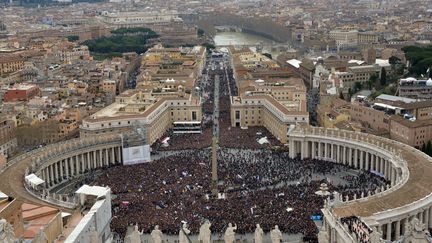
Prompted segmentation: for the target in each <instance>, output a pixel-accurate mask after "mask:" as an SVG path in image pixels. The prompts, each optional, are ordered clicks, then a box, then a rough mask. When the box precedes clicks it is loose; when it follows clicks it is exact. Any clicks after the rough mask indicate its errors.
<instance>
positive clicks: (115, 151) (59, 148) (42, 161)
mask: <svg viewBox="0 0 432 243" xmlns="http://www.w3.org/2000/svg"><path fill="white" fill-rule="evenodd" d="M31 159H32V163H31V167H29V168H27V170H26V172H25V175H26V176H27V175H29V174H30V173H34V174H35V175H36V176H38V177H39V178H41V179H42V180H44V181H45V183H44V184H43V188H34V187H33V186H32V185H31V184H30V183H29V182H28V181H25V183H24V184H25V187H26V189H27V191H28V192H29V193H31V194H33V195H34V196H36V197H38V198H39V199H41V200H43V201H46V202H48V203H52V204H57V205H59V206H61V207H65V208H71V209H72V208H74V207H76V206H77V201H76V198H75V197H69V196H67V195H61V194H55V193H51V192H50V191H51V190H52V189H53V188H55V187H58V186H60V185H62V184H64V183H67V182H68V181H70V180H73V179H74V178H76V177H78V176H81V175H84V174H86V173H87V172H89V171H91V170H95V169H100V168H104V167H108V166H111V165H115V164H121V163H122V161H123V157H122V150H121V137H120V136H118V135H105V136H95V137H88V138H80V139H73V140H68V141H65V142H62V143H57V144H53V145H49V146H47V147H45V148H42V149H38V150H36V151H35V152H33V155H32V158H31Z"/></svg>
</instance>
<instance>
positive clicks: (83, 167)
mask: <svg viewBox="0 0 432 243" xmlns="http://www.w3.org/2000/svg"><path fill="white" fill-rule="evenodd" d="M84 171H85V158H84V153H82V154H81V174H84Z"/></svg>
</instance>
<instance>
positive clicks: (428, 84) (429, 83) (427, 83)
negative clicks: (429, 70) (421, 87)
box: [426, 78, 432, 86]
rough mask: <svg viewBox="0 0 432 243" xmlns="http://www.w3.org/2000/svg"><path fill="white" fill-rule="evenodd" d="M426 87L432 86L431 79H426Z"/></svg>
mask: <svg viewBox="0 0 432 243" xmlns="http://www.w3.org/2000/svg"><path fill="white" fill-rule="evenodd" d="M426 86H432V79H430V78H429V79H428V80H427V81H426Z"/></svg>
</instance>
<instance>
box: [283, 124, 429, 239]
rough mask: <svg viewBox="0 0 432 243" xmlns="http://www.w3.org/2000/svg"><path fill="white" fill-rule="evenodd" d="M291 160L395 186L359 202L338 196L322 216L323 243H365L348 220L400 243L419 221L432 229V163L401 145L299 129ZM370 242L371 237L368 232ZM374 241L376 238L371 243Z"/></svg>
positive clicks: (292, 141)
mask: <svg viewBox="0 0 432 243" xmlns="http://www.w3.org/2000/svg"><path fill="white" fill-rule="evenodd" d="M288 140H289V146H290V148H289V153H290V157H295V156H300V157H301V158H319V159H322V160H326V161H332V162H335V163H342V164H346V165H349V166H352V167H354V168H357V169H363V170H369V171H371V172H374V173H379V174H380V175H381V176H384V177H385V178H386V179H387V180H388V181H389V182H390V184H391V186H389V185H388V186H387V187H386V188H381V189H378V190H376V191H374V192H369V193H368V194H367V195H362V196H361V197H359V198H356V197H354V198H349V197H347V196H346V195H338V194H337V196H335V198H334V199H333V200H332V201H328V202H327V203H326V205H325V207H324V209H323V210H322V212H323V214H324V218H325V219H324V227H323V228H322V229H321V231H320V236H321V237H320V242H359V238H357V237H359V236H356V234H353V232H350V230H349V229H348V227H347V225H344V224H343V223H342V221H341V219H343V218H348V217H356V218H358V220H359V222H362V224H364V225H365V227H367V228H368V229H369V230H370V231H371V232H374V234H379V236H380V237H381V238H382V239H384V240H387V241H389V240H392V241H395V240H399V239H400V238H401V237H403V235H404V234H405V233H406V232H405V230H406V228H407V227H406V226H407V225H408V224H409V223H410V222H411V220H412V219H413V218H417V219H418V220H419V222H420V223H423V224H424V225H425V227H426V229H427V228H430V227H432V194H431V192H432V180H431V179H430V178H429V175H431V174H432V158H431V157H429V156H428V155H426V154H424V153H423V152H421V151H419V150H417V149H415V148H413V147H410V146H408V145H405V144H402V143H400V142H397V141H394V140H390V139H386V138H382V137H377V136H374V135H370V134H364V133H359V132H351V131H345V130H338V129H325V128H318V127H306V126H305V127H299V126H297V127H295V128H294V129H293V130H292V131H291V132H289V134H288ZM367 234H368V236H367V237H368V238H369V235H370V234H371V233H369V232H367ZM371 238H372V237H371Z"/></svg>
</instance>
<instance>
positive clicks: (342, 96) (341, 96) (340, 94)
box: [339, 91, 345, 100]
mask: <svg viewBox="0 0 432 243" xmlns="http://www.w3.org/2000/svg"><path fill="white" fill-rule="evenodd" d="M339 99H342V100H344V99H345V98H344V95H343V93H342V91H340V92H339Z"/></svg>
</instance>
